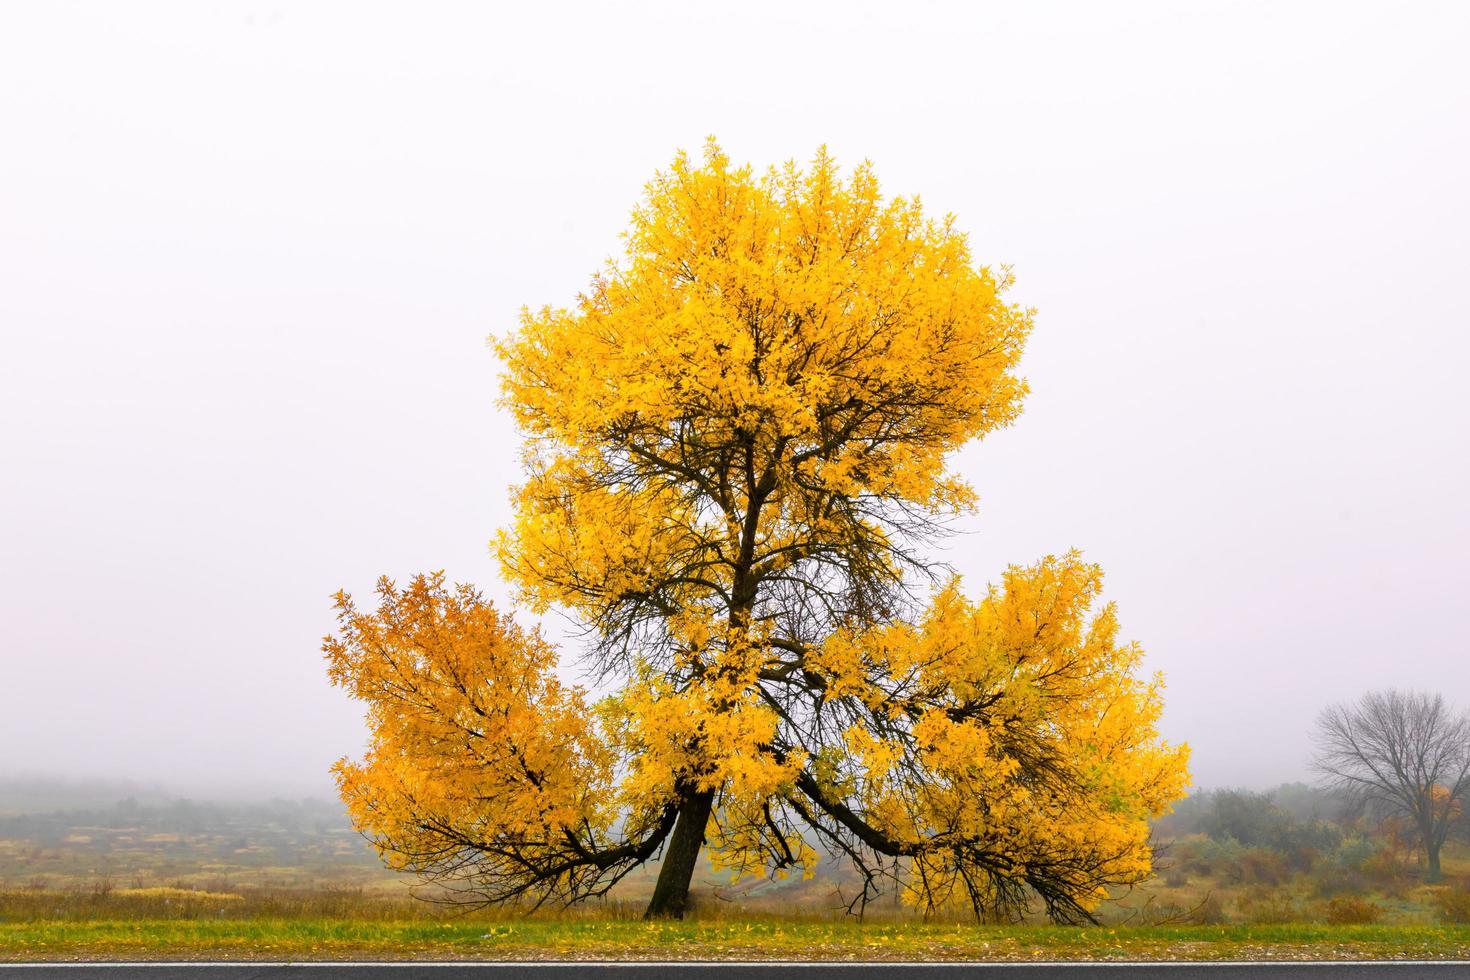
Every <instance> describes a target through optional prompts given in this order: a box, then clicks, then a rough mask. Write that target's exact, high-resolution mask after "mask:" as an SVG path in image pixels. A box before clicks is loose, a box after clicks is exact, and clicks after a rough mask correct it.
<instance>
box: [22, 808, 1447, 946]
mask: <svg viewBox="0 0 1470 980" xmlns="http://www.w3.org/2000/svg"><path fill="white" fill-rule="evenodd" d="M13 789H14V787H11V788H10V790H11V791H9V792H7V787H6V786H4V785H3V784H0V960H9V961H24V960H105V959H111V960H118V959H190V958H208V959H268V960H279V959H302V960H305V959H338V958H340V959H354V958H357V959H369V958H370V959H400V958H430V959H480V958H483V959H562V958H577V959H832V960H852V959H858V960H866V959H924V960H953V959H962V960H963V959H977V960H987V959H996V960H1049V959H1198V960H1222V959H1260V958H1271V959H1319V960H1321V959H1328V960H1330V959H1345V958H1399V959H1403V958H1453V959H1461V958H1470V850H1466V849H1465V848H1464V847H1463V846H1461V845H1457V846H1456V847H1455V848H1454V849H1452V850H1450V851H1447V852H1446V862H1445V870H1446V871H1447V873H1448V874H1449V876H1450V878H1449V880H1447V881H1445V882H1443V883H1440V884H1434V885H1431V884H1429V883H1426V882H1425V881H1424V880H1423V876H1422V875H1421V874H1418V873H1417V872H1416V871H1415V869H1413V868H1412V867H1410V866H1408V865H1404V864H1402V862H1400V863H1399V864H1395V865H1393V866H1391V867H1389V868H1388V869H1387V873H1378V874H1369V873H1368V871H1366V870H1365V871H1351V870H1350V869H1349V871H1333V868H1334V867H1336V866H1335V865H1333V864H1332V863H1331V862H1330V861H1326V860H1325V859H1324V860H1321V861H1318V862H1317V864H1316V865H1315V866H1314V870H1313V871H1312V872H1311V873H1306V872H1300V871H1292V870H1291V869H1290V867H1288V866H1286V865H1284V864H1282V863H1281V862H1280V861H1277V860H1275V859H1274V858H1272V855H1271V854H1270V853H1267V852H1262V851H1259V850H1257V851H1241V852H1240V853H1236V851H1237V850H1239V848H1236V849H1235V850H1231V849H1230V848H1224V849H1222V848H1221V847H1220V846H1217V845H1214V844H1210V843H1209V842H1208V841H1206V840H1205V839H1204V838H1201V837H1199V836H1198V835H1195V836H1194V837H1180V838H1178V839H1177V840H1176V841H1175V842H1174V843H1175V846H1174V847H1173V848H1172V851H1171V853H1170V854H1169V855H1168V857H1167V860H1165V861H1164V862H1162V863H1161V871H1160V874H1159V875H1158V876H1156V877H1155V878H1153V879H1151V880H1150V881H1148V882H1147V883H1145V884H1144V885H1142V886H1140V887H1137V888H1134V889H1130V890H1127V891H1126V892H1123V893H1120V894H1119V895H1117V896H1115V897H1114V898H1113V899H1112V900H1110V901H1108V902H1106V903H1104V905H1103V907H1102V908H1101V909H1099V915H1100V917H1101V918H1102V920H1103V923H1104V924H1103V925H1101V926H1096V927H1089V928H1067V927H1056V926H1047V925H1042V924H1039V923H1036V924H1027V925H1020V926H976V925H972V924H969V923H968V922H966V921H964V920H962V919H959V918H956V919H955V920H954V921H922V920H920V919H918V918H917V917H916V915H915V912H914V910H913V909H911V908H907V907H904V906H902V905H900V904H898V903H897V901H896V899H895V898H893V897H892V896H885V897H884V898H883V899H882V900H880V901H879V902H878V903H876V904H875V905H872V906H870V907H869V908H868V915H867V917H866V920H865V921H863V922H858V921H856V920H854V919H852V918H851V917H848V916H846V915H845V914H844V912H843V907H844V906H845V905H846V898H847V897H850V896H851V894H853V888H854V882H853V881H852V880H851V876H850V875H845V874H844V871H843V868H842V867H841V866H840V865H827V866H823V868H822V869H821V873H820V874H819V875H818V876H817V877H816V878H814V879H812V880H809V881H803V880H801V879H800V877H799V876H796V877H793V878H791V879H787V880H785V881H781V882H772V881H765V880H759V879H758V880H753V881H745V882H742V883H740V884H733V883H731V882H730V881H729V878H728V876H727V875H724V874H721V873H717V872H715V871H714V870H713V869H712V868H708V867H707V868H704V869H702V872H701V873H700V874H698V875H697V876H696V884H695V889H694V898H695V902H696V914H695V915H694V917H693V918H692V919H691V920H689V921H684V922H676V923H667V922H666V923H651V924H650V923H644V922H642V921H641V920H640V918H639V913H641V911H642V908H643V905H644V904H645V902H646V900H647V895H648V892H649V890H650V889H651V887H652V883H653V875H654V873H655V872H654V871H653V870H652V869H643V870H640V871H639V872H637V873H635V874H634V875H632V876H630V878H629V879H628V880H627V881H625V882H624V883H623V885H621V886H619V889H618V890H617V892H616V893H615V896H614V898H613V899H612V900H609V901H608V902H607V903H605V904H602V905H594V906H591V907H587V908H584V909H581V910H578V911H576V912H575V913H570V914H567V915H564V916H562V917H552V916H539V917H532V918H529V919H528V918H520V917H517V916H516V915H514V914H513V913H509V912H503V911H499V912H497V911H481V912H473V913H469V914H463V913H458V912H456V911H455V910H447V909H444V908H442V907H438V906H435V905H432V904H428V903H425V902H418V901H414V900H413V899H412V898H411V897H410V893H409V887H408V886H409V884H410V882H409V881H407V880H405V879H404V878H403V877H402V876H399V875H394V874H392V873H391V872H388V871H386V870H385V869H384V868H383V867H382V864H381V862H379V860H378V859H377V857H376V856H375V855H374V854H373V853H372V852H371V850H370V849H369V848H368V847H367V846H366V844H365V843H364V842H363V841H362V840H361V838H359V837H358V836H357V835H356V834H355V833H353V832H352V830H351V828H350V826H348V825H347V824H346V822H345V819H344V817H343V815H342V813H341V810H340V806H339V805H336V804H333V803H327V802H312V801H296V802H291V801H280V800H277V801H272V802H268V803H261V804H222V803H189V802H187V801H182V800H161V801H158V800H147V799H145V800H143V801H142V802H138V801H135V800H132V799H127V800H123V801H121V802H116V803H108V802H106V800H105V798H104V799H103V800H101V801H100V802H87V804H86V806H85V807H82V806H80V805H79V804H75V803H71V804H68V805H65V806H63V805H62V804H63V803H64V802H66V801H62V800H57V801H56V804H55V805H54V806H52V807H51V808H44V807H42V806H41V805H40V804H38V803H36V802H35V801H32V800H29V799H28V798H26V797H24V795H23V794H19V793H16V792H14V791H13ZM7 803H8V804H9V805H10V807H11V808H12V810H11V812H10V813H6V812H5V808H6V805H7ZM1222 855H1223V856H1222ZM1267 859H1270V860H1267ZM1263 862H1264V863H1263ZM1369 870H1371V868H1370V869H1369ZM1349 873H1351V874H1352V875H1354V876H1355V877H1351V878H1345V877H1344V875H1346V874H1349ZM1334 876H1335V877H1334ZM1344 902H1346V903H1347V904H1346V905H1344V904H1343V903H1344ZM1344 913H1351V914H1349V915H1348V916H1347V917H1346V918H1345V917H1344ZM1353 914H1356V915H1357V917H1356V918H1355V917H1353Z"/></svg>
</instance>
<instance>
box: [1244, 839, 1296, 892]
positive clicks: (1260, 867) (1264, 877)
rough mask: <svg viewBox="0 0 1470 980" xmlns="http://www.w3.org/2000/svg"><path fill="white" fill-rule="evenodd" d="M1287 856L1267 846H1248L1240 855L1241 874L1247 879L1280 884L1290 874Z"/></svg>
mask: <svg viewBox="0 0 1470 980" xmlns="http://www.w3.org/2000/svg"><path fill="white" fill-rule="evenodd" d="M1288 870H1289V869H1288V868H1287V863H1286V856H1285V855H1284V854H1282V853H1281V852H1280V851H1273V850H1270V849H1269V848H1265V847H1248V848H1246V849H1245V850H1244V851H1243V852H1242V853H1241V855H1240V874H1241V877H1242V878H1243V879H1244V880H1246V881H1252V882H1256V883H1258V884H1262V885H1279V884H1281V882H1283V881H1285V880H1286V877H1287V874H1288Z"/></svg>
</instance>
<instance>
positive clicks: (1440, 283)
mask: <svg viewBox="0 0 1470 980" xmlns="http://www.w3.org/2000/svg"><path fill="white" fill-rule="evenodd" d="M497 6H498V7H499V9H493V10H492V9H491V8H492V7H497ZM619 8H621V9H619ZM1467 42H1470V5H1466V4H1462V3H1443V4H1427V3H1426V4H1388V3H1382V4H1356V5H1355V4H1345V3H1322V4H1317V5H1303V4H1283V3H1261V4H1245V3H1231V4H1204V3H1188V4H1179V3H1175V2H1161V3H1156V4H1132V5H1125V6H1121V7H1120V6H1118V5H1113V4H1092V3H1081V4H1075V5H1048V4H1019V3H1005V4H991V5H982V4H978V3H963V4H960V3H956V4H954V5H939V4H932V5H926V4H914V3H909V4H891V3H889V4H874V5H865V4H856V3H851V2H843V3H832V4H814V3H793V2H789V0H787V2H779V3H771V4H759V3H755V4H753V3H744V2H742V3H717V4H707V5H701V4H692V3H682V2H669V3H664V4H626V5H611V4H609V5H593V4H586V5H565V6H558V5H555V4H505V5H488V4H483V5H473V6H472V5H469V4H466V5H463V6H456V5H452V4H406V3H405V4H400V5H398V6H382V5H372V4H363V3H340V4H338V3H284V2H282V3H258V2H221V3H208V4H200V3H178V4H172V5H167V4H144V3H139V4H126V5H123V4H106V3H95V4H91V5H71V4H65V3H51V2H47V3H42V2H34V3H12V4H7V5H5V6H4V8H3V10H0V624H3V633H0V697H3V710H0V774H7V773H14V772H22V771H24V772H33V773H34V772H51V773H58V774H66V775H72V776H84V775H110V776H116V777H128V778H142V779H162V780H165V781H168V782H169V783H171V784H173V785H179V786H192V787H201V786H203V787H210V788H214V789H220V790H224V789H230V788H246V787H270V788H279V789H283V790H286V791H293V792H294V791H300V792H319V793H325V792H328V791H329V788H330V783H329V779H328V776H327V769H328V767H329V766H330V764H331V763H332V762H333V761H334V760H335V759H336V758H338V757H339V756H342V755H344V754H353V753H356V752H358V751H359V749H360V747H361V744H362V741H363V736H364V729H363V725H362V722H361V711H360V708H359V707H358V706H356V705H354V704H353V703H351V702H349V701H348V700H347V699H346V698H345V697H344V696H343V695H342V694H341V693H340V692H338V691H335V690H333V689H331V688H330V687H329V686H328V685H327V683H326V678H325V673H324V669H323V663H322V660H321V657H320V653H319V650H318V645H319V642H320V637H321V635H322V634H323V633H325V632H326V631H328V630H329V629H330V628H331V626H332V614H331V603H330V595H331V593H332V592H333V591H335V590H336V589H337V588H339V587H344V586H345V587H347V588H349V589H350V590H353V591H355V592H358V593H367V592H368V591H369V589H370V588H371V585H372V582H373V580H374V579H375V578H376V577H377V575H379V574H381V573H388V574H390V575H393V576H396V577H399V578H407V577H408V576H410V575H411V574H413V573H414V572H416V571H420V570H426V569H433V568H444V569H446V570H447V572H448V574H449V576H450V577H451V578H453V579H456V580H469V581H473V582H476V583H478V584H480V585H481V586H482V587H484V589H485V590H486V591H487V592H488V593H489V594H490V595H492V596H495V597H503V596H504V595H505V590H504V588H503V587H502V586H501V584H500V583H499V582H498V581H497V578H496V567H495V563H494V562H493V560H492V559H491V557H490V554H489V552H488V548H487V542H488V540H489V538H490V536H491V535H492V533H493V532H494V530H495V529H496V528H497V527H499V526H501V525H503V524H504V523H505V522H506V521H507V519H508V515H509V507H508V494H507V485H508V484H509V483H510V482H511V481H512V480H513V479H515V477H516V472H517V470H516V466H517V461H516V446H517V442H516V437H515V434H514V432H513V431H512V428H511V425H510V424H509V422H508V420H507V419H506V418H505V417H504V415H503V413H501V412H500V411H498V410H497V408H496V407H495V405H494V397H495V373H496V365H495V362H494V358H493V356H492V355H491V354H490V352H489V350H488V349H487V347H486V337H487V336H488V335H489V334H491V333H492V332H499V331H503V330H505V329H508V328H509V327H511V326H513V324H514V322H515V317H516V313H517V310H518V309H519V308H520V306H521V305H522V304H529V305H532V306H539V305H541V304H543V303H553V304H564V303H569V302H571V301H572V300H573V299H574V297H575V295H576V293H577V292H578V290H579V289H581V288H583V287H584V286H585V284H586V283H587V280H588V278H589V276H590V275H591V274H592V273H593V272H594V271H596V270H597V268H598V267H599V266H600V265H601V263H602V262H603V260H604V259H605V258H607V257H609V256H611V255H613V254H614V253H616V251H617V250H618V247H619V241H618V237H617V236H618V233H619V231H620V230H622V228H623V227H624V226H625V225H626V221H627V216H628V212H629V210H630V209H631V207H632V206H633V204H634V203H635V201H636V199H637V197H638V194H639V192H640V189H641V187H642V185H643V183H644V182H645V181H646V180H647V179H648V178H649V177H650V176H651V175H652V174H653V172H654V170H655V169H657V168H659V167H660V166H663V165H665V164H667V162H668V161H669V159H670V158H671V157H672V155H673V153H674V152H675V150H676V149H678V148H680V147H685V148H689V149H691V150H697V149H698V147H699V144H700V143H701V141H702V140H703V138H704V137H705V136H706V135H707V134H715V135H716V136H718V138H719V139H720V140H721V142H722V143H723V145H724V146H725V148H726V150H727V151H728V152H729V153H730V154H731V155H732V156H733V157H734V158H735V159H737V160H741V161H752V162H754V163H756V164H757V165H759V166H764V165H766V164H769V163H775V162H780V161H783V160H785V159H787V158H789V157H797V158H799V159H809V158H810V157H811V155H812V153H813V151H814V150H815V149H816V147H817V146H818V144H820V143H826V144H828V145H829V146H830V147H831V149H832V151H833V152H834V153H835V154H836V155H837V156H838V157H839V159H840V160H842V161H845V162H846V163H848V164H852V163H856V162H858V161H859V160H860V159H862V158H864V157H867V158H870V159H871V160H872V161H873V162H874V164H875V166H876V168H877V172H878V175H879V177H880V179H881V180H882V181H883V183H884V187H885V189H886V190H887V191H888V192H890V193H903V194H908V193H915V192H917V193H920V194H922V195H923V197H924V200H925V203H926V206H927V207H928V208H929V209H931V210H932V211H934V212H937V213H943V212H946V211H952V212H954V213H955V214H956V215H957V216H958V221H959V224H960V226H961V227H963V228H965V229H967V230H968V231H969V232H970V234H971V243H972V246H973V249H974V252H975V254H976V256H977V258H978V259H979V260H980V261H982V262H986V263H992V264H1001V263H1008V264H1011V265H1012V266H1013V267H1014V270H1015V273H1016V275H1017V277H1018V284H1017V286H1016V289H1015V290H1014V292H1013V294H1012V296H1013V298H1014V299H1016V300H1018V301H1020V302H1022V303H1025V304H1027V305H1032V306H1035V307H1036V308H1037V310H1038V317H1037V328H1036V332H1035V335H1034V337H1033V339H1032V341H1031V343H1030V346H1029V348H1028V350H1027V354H1026V357H1025V360H1024V364H1023V373H1024V374H1025V375H1026V376H1027V377H1028V378H1029V380H1030V382H1031V385H1032V388H1033V394H1032V396H1031V397H1030V400H1029V402H1028V404H1027V408H1026V411H1025V414H1024V415H1023V417H1022V418H1021V420H1020V422H1019V423H1018V424H1017V425H1016V426H1015V427H1013V428H1012V429H1009V430H1007V431H1004V432H1002V433H1000V434H998V435H994V436H992V437H990V438H988V439H986V440H985V441H984V442H983V443H981V444H979V445H978V446H975V447H972V448H970V449H968V450H966V451H965V452H964V453H962V454H961V455H960V456H959V458H958V459H957V464H956V465H957V466H958V468H959V469H960V470H961V471H962V472H963V473H964V474H965V475H966V476H967V477H969V478H970V479H971V481H972V482H973V483H974V484H975V486H976V487H977V489H978V491H979V493H980V497H981V504H980V510H979V512H978V514H977V516H976V517H975V518H974V519H972V520H969V521H967V522H966V523H965V528H966V532H967V533H966V534H965V535H963V536H962V537H959V538H956V539H954V540H953V541H951V542H950V544H949V547H948V549H947V551H946V552H945V553H944V554H943V555H942V557H945V558H947V559H948V560H950V561H952V562H953V563H954V564H955V565H957V566H958V567H959V568H960V570H961V571H963V572H964V573H965V574H966V577H967V582H968V584H969V589H970V591H971V592H972V593H973V592H976V591H978V590H979V589H981V588H982V587H983V584H984V582H985V581H987V580H989V579H994V578H996V577H997V576H998V575H999V574H1000V572H1001V571H1002V570H1003V569H1004V567H1005V566H1006V564H1008V563H1011V562H1030V561H1034V560H1035V559H1037V558H1039V557H1041V556H1042V555H1045V554H1048V553H1059V552H1061V551H1064V550H1065V549H1067V548H1069V547H1073V546H1076V547H1079V548H1081V549H1083V551H1084V552H1085V553H1086V555H1087V556H1088V557H1089V558H1091V559H1093V560H1096V561H1099V562H1101V563H1102V564H1103V566H1104V568H1105V569H1106V570H1107V573H1108V580H1107V581H1108V586H1107V591H1108V595H1109V597H1110V598H1113V599H1116V600H1117V601H1118V603H1119V606H1120V611H1121V618H1122V623H1123V629H1124V633H1125V635H1126V636H1128V637H1130V638H1134V639H1137V640H1139V641H1140V642H1141V643H1142V644H1143V645H1144V646H1145V648H1146V649H1147V650H1148V651H1149V658H1148V666H1149V669H1157V670H1162V671H1163V672H1164V673H1165V674H1166V676H1167V679H1168V689H1167V692H1166V697H1167V714H1166V717H1165V721H1164V728H1165V731H1166V733H1167V735H1168V736H1169V737H1171V738H1173V739H1179V740H1186V741H1188V742H1189V743H1191V745H1192V746H1193V747H1194V763H1193V767H1192V768H1193V772H1194V774H1195V779H1196V783H1197V784H1199V785H1204V786H1218V785H1226V784H1241V785H1246V786H1256V787H1261V786H1267V785H1271V784H1274V783H1276V782H1279V781H1282V780H1286V779H1294V778H1299V777H1302V776H1304V775H1306V765H1305V764H1306V761H1307V758H1308V753H1309V746H1308V742H1307V739H1306V733H1307V731H1308V728H1309V726H1310V722H1311V718H1312V717H1313V715H1314V714H1315V713H1316V712H1317V711H1318V710H1319V709H1320V708H1321V707H1322V706H1323V705H1324V704H1325V703H1327V702H1328V701H1331V700H1334V699H1339V698H1345V697H1350V696H1354V695H1356V694H1357V693H1359V692H1361V691H1363V690H1365V689H1368V688H1373V687H1380V686H1386V685H1395V684H1397V685H1408V686H1420V687H1427V688H1432V689H1438V690H1442V691H1444V692H1445V693H1446V694H1447V695H1448V696H1450V697H1451V698H1452V699H1454V700H1456V701H1458V702H1459V703H1461V704H1470V625H1467V623H1470V619H1467V612H1470V609H1467V601H1466V585H1467V575H1466V571H1465V564H1464V563H1465V557H1466V556H1465V550H1466V545H1467V543H1470V518H1467V514H1466V501H1467V500H1470V463H1467V458H1466V456H1467V454H1466V441H1467V440H1466V429H1467V423H1470V395H1467V393H1466V383H1465V377H1464V375H1465V372H1466V366H1467V364H1470V340H1467V330H1466V328H1467V323H1470V293H1467V289H1466V273H1467V270H1470V231H1467V229H1470V191H1467V186H1466V179H1467V174H1470V68H1467V64H1470V62H1467V59H1466V57H1465V52H1466V50H1467V47H1466V46H1467ZM565 653H566V654H574V653H575V650H574V649H572V648H568V649H566V650H565Z"/></svg>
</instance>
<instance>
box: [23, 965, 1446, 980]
mask: <svg viewBox="0 0 1470 980" xmlns="http://www.w3.org/2000/svg"><path fill="white" fill-rule="evenodd" d="M778 977H780V978H784V977H791V978H795V980H960V978H970V980H1122V978H1125V977H1127V978H1133V977H1139V978H1142V980H1278V978H1280V980H1308V978H1311V980H1327V978H1334V980H1335V978H1337V977H1343V978H1345V980H1421V978H1422V980H1449V978H1451V977H1464V978H1467V980H1470V962H1458V963H1426V962H1404V963H188V964H181V963H166V964H165V963H109V964H99V963H76V964H51V963H48V964H0V980H91V978H97V980H281V978H289V980H513V978H514V980H582V978H590V980H683V978H692V980H706V978H707V980H776V978H778Z"/></svg>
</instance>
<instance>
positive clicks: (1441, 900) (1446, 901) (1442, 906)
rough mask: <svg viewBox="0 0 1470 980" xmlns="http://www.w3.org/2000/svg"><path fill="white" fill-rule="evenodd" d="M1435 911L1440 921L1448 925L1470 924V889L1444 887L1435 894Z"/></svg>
mask: <svg viewBox="0 0 1470 980" xmlns="http://www.w3.org/2000/svg"><path fill="white" fill-rule="evenodd" d="M1434 906H1435V911H1436V912H1438V913H1439V921H1441V922H1443V923H1445V924H1447V925H1457V926H1463V925H1470V891H1467V890H1466V889H1464V888H1453V887H1451V888H1443V889H1440V890H1438V891H1436V892H1435V894H1434Z"/></svg>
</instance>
